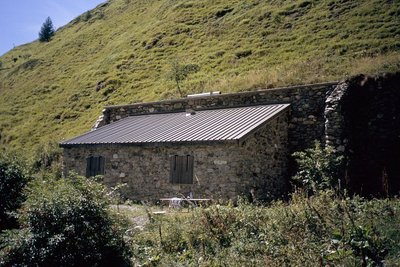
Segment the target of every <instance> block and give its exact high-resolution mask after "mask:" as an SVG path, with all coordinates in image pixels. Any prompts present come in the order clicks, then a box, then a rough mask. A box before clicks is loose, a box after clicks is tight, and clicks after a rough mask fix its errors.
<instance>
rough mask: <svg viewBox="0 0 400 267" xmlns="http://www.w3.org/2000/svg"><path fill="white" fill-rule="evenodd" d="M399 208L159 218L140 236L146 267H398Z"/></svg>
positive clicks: (342, 205) (313, 207)
mask: <svg viewBox="0 0 400 267" xmlns="http://www.w3.org/2000/svg"><path fill="white" fill-rule="evenodd" d="M399 224H400V200H399V199H386V200H377V199H375V200H365V199H362V198H359V197H354V198H348V197H339V196H337V195H335V193H333V192H332V191H325V192H322V193H321V194H319V195H318V196H313V197H311V198H307V197H305V196H304V195H303V193H301V192H297V193H295V194H293V195H292V196H291V200H290V201H289V203H284V202H275V203H272V204H270V205H268V206H258V205H254V204H249V203H245V202H239V203H238V204H237V205H232V204H228V205H212V206H211V207H209V208H203V209H202V208H198V209H195V210H194V211H193V212H191V213H188V214H186V213H181V214H173V215H170V216H165V217H157V218H155V221H154V222H153V223H150V224H148V225H147V226H146V227H145V229H144V230H137V231H136V233H135V234H134V239H133V240H134V241H133V244H132V248H133V253H134V258H133V262H134V263H136V264H140V265H144V266H159V265H160V266H383V264H385V265H386V266H398V265H399V264H400V260H399V259H400V245H399V244H400V229H399V227H398V226H399Z"/></svg>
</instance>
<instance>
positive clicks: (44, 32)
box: [39, 17, 55, 42]
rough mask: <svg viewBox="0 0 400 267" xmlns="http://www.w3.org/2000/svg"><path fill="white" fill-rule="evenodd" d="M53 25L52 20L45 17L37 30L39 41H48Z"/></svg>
mask: <svg viewBox="0 0 400 267" xmlns="http://www.w3.org/2000/svg"><path fill="white" fill-rule="evenodd" d="M54 32H55V30H54V26H53V22H52V21H51V19H50V17H47V19H46V20H45V22H44V23H43V25H42V28H41V29H40V32H39V41H41V42H48V41H50V39H51V37H53V35H54Z"/></svg>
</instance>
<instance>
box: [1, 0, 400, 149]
mask: <svg viewBox="0 0 400 267" xmlns="http://www.w3.org/2000/svg"><path fill="white" fill-rule="evenodd" d="M399 18H400V2H399V1H393V0H391V1H390V0H357V1H356V0H320V1H316V0H314V1H304V0H272V1H261V0H251V1H239V0H229V1H228V0H218V1H214V0H202V1H197V0H196V1H183V0H110V1H109V2H106V3H104V4H102V5H99V6H98V7H97V8H95V9H93V10H91V11H90V12H87V13H85V14H82V15H81V16H79V17H78V18H76V19H75V20H73V21H71V22H70V23H69V24H68V25H66V26H65V27H63V28H61V29H59V30H58V31H57V32H56V35H55V36H54V38H53V39H52V40H51V41H50V42H49V43H40V42H37V41H36V42H32V43H30V44H26V45H23V46H19V47H16V48H15V49H13V50H11V51H10V52H8V53H6V54H5V55H3V56H2V57H0V61H1V62H2V64H1V65H2V66H1V67H0V146H2V147H9V148H13V149H18V150H22V151H33V150H32V148H35V147H38V146H39V145H40V144H43V143H47V142H49V141H50V140H55V141H59V140H62V139H63V138H70V137H72V136H74V135H76V134H80V133H83V132H84V131H87V130H89V129H90V127H91V126H92V124H93V123H94V121H95V120H96V118H97V117H98V115H99V114H100V112H101V110H102V108H103V106H105V105H112V104H127V103H132V102H141V101H150V100H160V99H168V98H175V97H178V93H177V91H176V89H175V85H174V83H173V82H171V81H169V80H168V79H167V78H166V77H167V74H168V71H169V69H170V66H171V63H172V62H174V61H178V62H181V63H182V64H189V63H190V64H197V65H198V66H199V67H200V71H198V72H197V73H195V74H192V75H191V76H189V77H188V79H187V80H186V81H185V82H184V83H183V84H182V87H183V91H184V93H193V92H203V91H210V90H220V91H223V92H228V91H229V92H233V91H242V90H249V89H252V88H257V87H276V86H285V85H292V84H304V83H314V82H322V81H332V80H339V79H342V78H344V77H345V76H347V75H352V74H357V73H366V74H375V73H378V72H384V71H393V70H398V69H399V67H400V38H399V36H400V27H399V26H400V19H399ZM38 30H39V29H38Z"/></svg>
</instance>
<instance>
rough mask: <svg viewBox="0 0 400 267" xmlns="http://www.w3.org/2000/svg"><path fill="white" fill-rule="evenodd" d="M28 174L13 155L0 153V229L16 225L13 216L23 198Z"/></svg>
mask: <svg viewBox="0 0 400 267" xmlns="http://www.w3.org/2000/svg"><path fill="white" fill-rule="evenodd" d="M28 180H29V176H28V175H27V174H26V172H25V168H24V167H22V165H21V164H20V163H18V161H17V159H16V158H15V157H14V156H9V155H7V156H6V155H0V196H1V201H0V231H1V230H4V229H7V228H12V227H16V226H17V224H16V219H15V218H14V216H13V212H15V211H16V210H17V209H18V208H19V207H20V206H21V204H22V202H23V201H24V200H25V195H24V193H23V188H24V187H25V185H26V184H27V182H28Z"/></svg>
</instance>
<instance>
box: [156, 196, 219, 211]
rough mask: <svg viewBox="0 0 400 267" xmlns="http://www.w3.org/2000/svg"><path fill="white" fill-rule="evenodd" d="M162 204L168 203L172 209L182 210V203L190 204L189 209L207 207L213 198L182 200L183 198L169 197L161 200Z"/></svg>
mask: <svg viewBox="0 0 400 267" xmlns="http://www.w3.org/2000/svg"><path fill="white" fill-rule="evenodd" d="M160 201H161V203H163V202H168V203H169V207H172V208H181V207H182V206H181V203H186V204H188V206H189V207H193V206H194V207H202V206H203V205H205V206H207V205H209V203H210V202H211V201H212V199H211V198H183V197H182V198H181V197H167V198H160Z"/></svg>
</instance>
